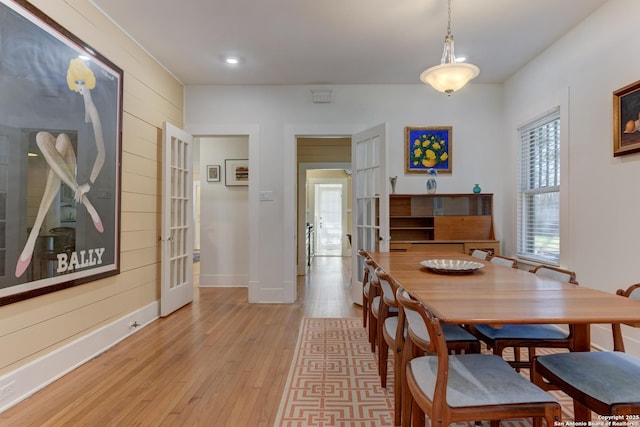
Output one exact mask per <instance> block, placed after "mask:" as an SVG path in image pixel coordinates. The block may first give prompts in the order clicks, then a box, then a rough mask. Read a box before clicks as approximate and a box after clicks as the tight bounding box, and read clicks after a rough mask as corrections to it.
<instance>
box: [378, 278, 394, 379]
mask: <svg viewBox="0 0 640 427" xmlns="http://www.w3.org/2000/svg"><path fill="white" fill-rule="evenodd" d="M375 273H376V277H377V278H378V283H379V284H380V289H381V290H382V295H381V298H380V304H379V306H378V316H377V319H378V337H377V342H378V374H379V375H380V386H381V387H382V388H386V387H387V360H388V359H389V348H390V347H391V348H392V349H393V350H395V346H396V345H395V344H396V342H395V339H396V330H397V329H398V302H397V301H396V289H397V285H396V283H395V281H394V280H393V279H392V278H391V276H389V274H387V273H386V272H385V271H384V270H383V269H381V268H380V267H378V268H376V270H375Z"/></svg>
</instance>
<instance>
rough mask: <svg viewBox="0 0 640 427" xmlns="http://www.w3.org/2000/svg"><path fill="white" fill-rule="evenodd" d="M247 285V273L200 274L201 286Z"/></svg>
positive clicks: (240, 286) (243, 286) (237, 286)
mask: <svg viewBox="0 0 640 427" xmlns="http://www.w3.org/2000/svg"><path fill="white" fill-rule="evenodd" d="M248 285H249V276H248V275H247V274H202V273H201V274H200V282H199V286H200V287H201V288H215V287H221V288H246V287H247V286H248Z"/></svg>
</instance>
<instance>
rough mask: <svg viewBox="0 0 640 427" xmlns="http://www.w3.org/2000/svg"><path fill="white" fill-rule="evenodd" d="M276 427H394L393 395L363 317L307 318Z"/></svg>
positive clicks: (301, 330)
mask: <svg viewBox="0 0 640 427" xmlns="http://www.w3.org/2000/svg"><path fill="white" fill-rule="evenodd" d="M274 426H276V427H293V426H296V427H303V426H304V427H329V426H353V427H356V426H357V427H365V426H366V427H382V426H393V391H392V390H391V387H389V388H388V389H383V388H382V387H380V377H379V376H378V365H377V361H376V359H375V354H373V353H371V346H370V344H369V341H368V340H367V332H366V330H365V329H364V328H363V327H362V320H361V319H316V318H305V319H303V320H302V325H301V326H300V335H299V337H298V345H297V347H296V351H295V354H294V356H293V361H292V362H291V369H290V371H289V377H288V378H287V383H286V386H285V391H284V393H283V396H282V401H281V403H280V409H279V410H278V415H277V417H276V423H275V424H274Z"/></svg>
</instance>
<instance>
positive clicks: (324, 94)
mask: <svg viewBox="0 0 640 427" xmlns="http://www.w3.org/2000/svg"><path fill="white" fill-rule="evenodd" d="M311 97H312V99H313V103H314V104H330V103H332V102H333V89H311Z"/></svg>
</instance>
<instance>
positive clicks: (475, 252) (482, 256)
mask: <svg viewBox="0 0 640 427" xmlns="http://www.w3.org/2000/svg"><path fill="white" fill-rule="evenodd" d="M490 255H491V254H490V253H489V252H487V251H483V250H480V249H474V250H473V251H472V252H471V256H472V257H474V258H478V259H482V260H486V259H487V258H489V256H490Z"/></svg>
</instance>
